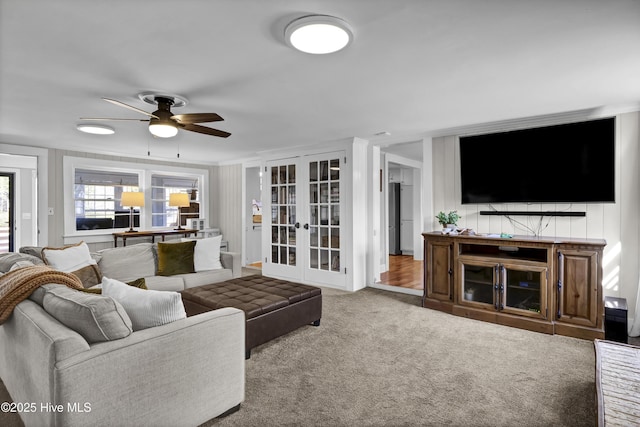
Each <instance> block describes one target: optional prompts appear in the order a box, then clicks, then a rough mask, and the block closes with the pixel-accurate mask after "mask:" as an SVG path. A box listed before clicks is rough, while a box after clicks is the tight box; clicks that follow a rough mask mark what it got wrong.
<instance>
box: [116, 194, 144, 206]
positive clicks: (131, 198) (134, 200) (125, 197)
mask: <svg viewBox="0 0 640 427" xmlns="http://www.w3.org/2000/svg"><path fill="white" fill-rule="evenodd" d="M120 203H121V204H122V206H129V207H131V206H144V193H142V192H140V191H124V192H123V193H122V197H121V199H120Z"/></svg>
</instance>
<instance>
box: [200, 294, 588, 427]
mask: <svg viewBox="0 0 640 427" xmlns="http://www.w3.org/2000/svg"><path fill="white" fill-rule="evenodd" d="M323 295H324V297H323V299H324V306H323V317H322V324H321V325H320V327H319V328H314V327H312V326H308V327H304V328H302V329H299V330H297V331H295V332H293V333H291V334H289V335H287V336H285V337H282V338H279V339H277V340H274V341H272V342H270V343H267V344H265V345H263V346H261V347H260V348H258V349H256V350H254V352H253V355H252V357H251V359H250V360H249V361H248V362H247V365H246V366H247V382H246V389H247V390H246V399H245V402H244V403H243V405H242V407H241V409H240V411H239V412H237V413H235V414H232V415H229V416H228V417H226V418H224V419H220V420H214V421H211V422H209V423H207V424H206V425H208V426H209V425H212V426H276V425H278V426H418V425H420V426H428V425H434V426H441V425H453V426H569V425H570V426H593V425H594V423H595V419H596V413H595V404H594V403H595V382H594V363H595V362H594V350H593V344H592V343H591V342H590V341H584V340H578V339H574V338H567V337H561V336H551V335H545V334H539V333H535V332H529V331H523V330H519V329H515V328H509V327H505V326H500V325H493V324H489V323H484V322H479V321H474V320H470V319H465V318H460V317H455V316H452V315H448V314H445V313H440V312H437V311H433V310H429V309H425V308H422V307H420V298H419V297H415V296H409V295H402V294H395V293H390V292H385V291H379V290H374V289H366V290H363V291H360V292H357V293H354V294H348V293H343V292H339V291H335V290H327V289H325V290H323Z"/></svg>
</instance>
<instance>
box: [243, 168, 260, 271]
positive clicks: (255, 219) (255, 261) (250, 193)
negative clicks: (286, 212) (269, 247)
mask: <svg viewBox="0 0 640 427" xmlns="http://www.w3.org/2000/svg"><path fill="white" fill-rule="evenodd" d="M244 171H245V173H244V179H245V185H244V193H245V200H244V206H245V215H244V218H245V223H244V230H245V239H244V242H245V250H244V251H243V253H244V260H243V261H244V266H245V267H247V268H251V269H258V270H259V269H261V268H262V262H261V258H262V254H261V251H262V218H263V217H262V213H263V212H262V179H263V175H262V171H261V169H260V166H248V167H246V168H245V170H244Z"/></svg>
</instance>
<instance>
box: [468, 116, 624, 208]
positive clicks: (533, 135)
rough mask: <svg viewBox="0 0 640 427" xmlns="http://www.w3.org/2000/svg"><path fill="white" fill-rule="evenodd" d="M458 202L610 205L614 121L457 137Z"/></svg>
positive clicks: (612, 174) (613, 181)
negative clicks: (459, 181)
mask: <svg viewBox="0 0 640 427" xmlns="http://www.w3.org/2000/svg"><path fill="white" fill-rule="evenodd" d="M460 173H461V188H462V203H463V204H471V203H611V202H615V118H606V119H599V120H591V121H587V122H580V123H570V124H562V125H555V126H545V127H538V128H532V129H524V130H514V131H509V132H499V133H491V134H484V135H473V136H465V137H461V138H460Z"/></svg>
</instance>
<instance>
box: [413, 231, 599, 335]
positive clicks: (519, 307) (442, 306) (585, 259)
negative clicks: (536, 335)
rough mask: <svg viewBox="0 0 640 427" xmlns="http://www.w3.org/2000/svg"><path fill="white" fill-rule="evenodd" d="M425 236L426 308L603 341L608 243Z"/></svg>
mask: <svg viewBox="0 0 640 427" xmlns="http://www.w3.org/2000/svg"><path fill="white" fill-rule="evenodd" d="M423 237H424V261H423V262H424V295H423V299H422V305H423V306H424V307H428V308H432V309H436V310H440V311H445V312H448V313H451V314H455V315H458V316H464V317H469V318H473V319H477V320H483V321H487V322H493V323H499V324H503V325H508V326H514V327H518V328H522V329H529V330H532V331H537V332H545V333H549V334H560V335H567V336H573V337H576V338H583V339H589V340H593V339H596V338H599V339H602V338H604V322H603V319H604V298H603V291H602V253H603V249H604V246H605V245H606V242H605V241H604V240H601V239H568V238H567V239H564V238H558V237H527V236H515V237H513V238H499V237H489V236H480V235H477V236H463V235H458V236H447V235H443V234H441V233H439V232H433V233H423Z"/></svg>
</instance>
